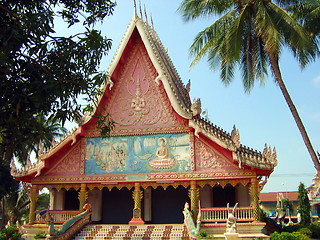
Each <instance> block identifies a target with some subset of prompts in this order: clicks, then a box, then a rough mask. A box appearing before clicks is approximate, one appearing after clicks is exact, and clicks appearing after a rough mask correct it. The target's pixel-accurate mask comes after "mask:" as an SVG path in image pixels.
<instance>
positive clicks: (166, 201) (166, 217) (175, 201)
mask: <svg viewBox="0 0 320 240" xmlns="http://www.w3.org/2000/svg"><path fill="white" fill-rule="evenodd" d="M189 201H190V200H189V198H188V190H187V189H185V188H184V187H183V186H179V187H177V188H176V189H174V188H173V187H171V186H170V187H168V188H167V189H166V190H164V189H163V188H162V187H158V188H156V189H152V201H151V202H152V219H151V222H150V223H153V224H162V223H183V214H182V211H183V206H184V203H185V202H189Z"/></svg>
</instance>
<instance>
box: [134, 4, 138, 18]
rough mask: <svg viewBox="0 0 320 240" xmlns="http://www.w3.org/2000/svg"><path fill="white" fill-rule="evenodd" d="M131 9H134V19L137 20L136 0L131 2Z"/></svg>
mask: <svg viewBox="0 0 320 240" xmlns="http://www.w3.org/2000/svg"><path fill="white" fill-rule="evenodd" d="M133 8H134V18H137V16H138V14H137V3H136V0H133Z"/></svg>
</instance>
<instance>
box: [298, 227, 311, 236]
mask: <svg viewBox="0 0 320 240" xmlns="http://www.w3.org/2000/svg"><path fill="white" fill-rule="evenodd" d="M298 232H299V233H301V234H303V235H306V236H307V237H309V238H310V237H311V235H312V231H311V230H310V229H309V228H307V227H303V228H300V229H299V230H298Z"/></svg>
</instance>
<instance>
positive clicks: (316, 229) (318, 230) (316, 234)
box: [309, 221, 320, 238]
mask: <svg viewBox="0 0 320 240" xmlns="http://www.w3.org/2000/svg"><path fill="white" fill-rule="evenodd" d="M309 229H310V230H311V232H312V235H311V236H312V238H320V222H318V221H316V222H312V223H311V224H310V225H309Z"/></svg>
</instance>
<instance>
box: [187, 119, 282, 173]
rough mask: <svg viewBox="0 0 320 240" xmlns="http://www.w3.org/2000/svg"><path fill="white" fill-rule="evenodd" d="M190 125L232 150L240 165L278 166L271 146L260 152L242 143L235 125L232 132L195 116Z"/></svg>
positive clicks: (271, 168)
mask: <svg viewBox="0 0 320 240" xmlns="http://www.w3.org/2000/svg"><path fill="white" fill-rule="evenodd" d="M189 127H190V128H193V129H194V131H195V135H196V136H198V137H199V134H202V135H204V136H206V137H207V138H209V139H210V140H211V141H213V142H215V143H217V144H218V145H220V146H221V147H223V148H225V149H228V150H229V151H231V152H232V155H233V159H234V160H235V161H237V162H238V164H239V167H240V168H242V167H243V166H245V165H246V166H249V167H253V168H257V169H262V170H268V171H271V172H272V171H273V169H274V168H275V167H276V166H277V153H276V150H275V149H273V151H272V150H271V149H270V147H269V146H267V145H266V146H265V148H264V150H263V152H262V153H261V152H258V151H257V150H254V149H252V148H248V147H246V146H243V145H241V144H240V136H239V132H238V130H237V129H236V128H235V127H234V129H233V130H232V134H229V133H227V132H226V131H224V130H222V129H221V128H219V127H218V126H216V125H214V124H212V123H211V122H210V121H209V120H206V119H203V118H200V117H198V118H194V119H192V120H189Z"/></svg>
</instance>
